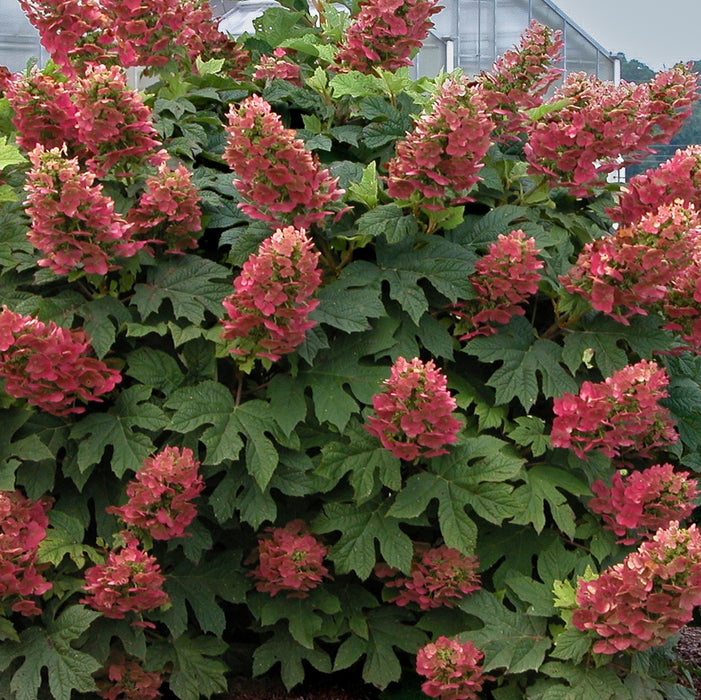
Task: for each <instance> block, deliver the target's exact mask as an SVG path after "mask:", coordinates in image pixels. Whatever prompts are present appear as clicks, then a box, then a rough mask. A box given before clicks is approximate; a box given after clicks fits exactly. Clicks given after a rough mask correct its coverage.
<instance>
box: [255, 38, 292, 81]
mask: <svg viewBox="0 0 701 700" xmlns="http://www.w3.org/2000/svg"><path fill="white" fill-rule="evenodd" d="M287 52H288V50H287V49H283V48H280V47H278V48H277V49H275V50H274V51H273V55H272V56H261V58H260V63H259V64H258V65H257V66H256V69H255V71H254V73H253V80H265V81H267V80H274V79H277V80H287V81H288V82H290V83H294V84H295V85H298V86H299V87H301V86H302V80H301V78H300V74H299V66H298V65H297V64H296V63H292V62H291V61H287V60H285V56H286V55H287Z"/></svg>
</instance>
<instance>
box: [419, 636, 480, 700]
mask: <svg viewBox="0 0 701 700" xmlns="http://www.w3.org/2000/svg"><path fill="white" fill-rule="evenodd" d="M483 658H484V654H483V653H482V652H481V651H480V650H479V649H477V648H476V647H475V645H474V644H473V643H472V642H461V641H460V640H458V639H450V638H448V637H438V639H436V641H435V642H431V643H429V644H426V646H424V647H422V648H421V649H419V651H418V653H417V654H416V672H417V673H418V674H419V675H420V676H425V677H426V679H427V680H425V681H424V682H423V683H422V684H421V690H422V691H423V692H424V693H425V694H426V695H428V696H429V697H430V698H440V700H479V698H480V691H481V690H482V686H483V685H484V682H485V681H486V680H491V678H490V677H489V676H485V675H484V673H483V672H482V667H481V662H482V659H483Z"/></svg>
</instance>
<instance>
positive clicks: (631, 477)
mask: <svg viewBox="0 0 701 700" xmlns="http://www.w3.org/2000/svg"><path fill="white" fill-rule="evenodd" d="M688 477H689V472H675V471H674V467H673V466H672V465H671V464H655V465H653V466H652V467H648V468H647V469H643V470H642V471H633V472H631V473H630V474H628V475H627V476H625V477H624V476H622V475H621V472H619V471H617V472H616V473H615V474H614V475H613V478H612V480H611V486H610V487H609V486H607V485H606V484H605V483H604V482H603V481H601V480H600V479H599V480H597V481H595V482H594V483H593V484H592V485H591V490H592V491H593V492H594V494H595V497H594V498H592V499H591V500H590V501H589V503H588V505H589V508H590V509H591V510H592V511H593V512H594V513H596V514H597V515H600V516H601V517H602V518H603V520H604V522H605V523H606V525H605V527H607V528H608V529H609V530H613V532H615V533H616V535H618V537H621V538H623V540H622V542H623V543H624V544H633V543H634V542H636V541H637V540H638V539H640V538H642V537H650V536H651V535H653V534H654V533H655V531H657V530H659V529H660V528H666V527H669V524H670V523H671V522H672V521H673V520H677V521H681V520H684V519H685V518H687V517H689V516H690V515H691V513H692V512H693V511H694V508H696V504H695V500H696V498H697V497H698V495H699V490H698V485H697V482H696V480H695V479H689V478H688Z"/></svg>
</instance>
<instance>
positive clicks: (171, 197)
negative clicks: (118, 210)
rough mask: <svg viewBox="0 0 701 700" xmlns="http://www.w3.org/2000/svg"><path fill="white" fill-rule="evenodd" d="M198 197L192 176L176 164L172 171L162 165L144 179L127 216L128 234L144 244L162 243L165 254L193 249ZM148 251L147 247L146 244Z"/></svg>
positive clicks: (198, 223) (197, 230)
mask: <svg viewBox="0 0 701 700" xmlns="http://www.w3.org/2000/svg"><path fill="white" fill-rule="evenodd" d="M199 201H200V197H199V194H198V191H197V188H196V187H195V186H194V185H193V183H192V173H190V171H189V170H188V169H187V168H186V167H185V166H184V165H183V164H182V163H180V164H179V165H178V166H177V167H176V168H175V169H174V170H173V169H171V168H169V167H168V165H167V164H166V163H163V164H161V165H160V166H159V168H158V172H157V173H156V174H155V175H151V176H149V177H148V178H147V179H146V182H145V184H144V192H143V194H142V195H141V198H140V199H139V204H138V206H137V207H135V208H133V209H130V210H129V212H128V213H127V216H126V218H127V222H128V223H129V225H130V227H131V233H132V235H133V236H134V237H136V238H139V239H144V238H146V239H148V243H149V244H151V243H163V244H165V245H166V246H167V248H168V251H167V252H169V253H173V252H182V251H185V250H189V249H192V248H197V240H198V237H199V236H198V234H200V233H201V232H202V212H201V211H200V207H199ZM145 248H146V250H147V251H150V252H152V251H151V246H150V245H146V247H145Z"/></svg>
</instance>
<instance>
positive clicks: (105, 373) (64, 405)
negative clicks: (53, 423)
mask: <svg viewBox="0 0 701 700" xmlns="http://www.w3.org/2000/svg"><path fill="white" fill-rule="evenodd" d="M91 351H92V348H91V346H90V339H89V338H88V336H87V335H86V334H85V333H83V331H80V330H68V329H67V328H61V327H60V326H57V325H56V324H55V323H54V322H53V321H49V323H48V324H44V323H42V322H41V321H39V320H37V319H36V318H33V317H31V316H21V315H20V314H17V313H14V312H13V311H10V310H9V309H8V308H7V307H6V306H3V307H2V310H0V377H3V378H4V379H5V386H4V390H5V393H7V394H9V395H10V396H13V397H14V398H17V399H27V401H28V402H29V403H30V404H33V405H35V406H38V407H39V408H40V409H41V410H42V411H46V412H47V413H51V414H52V415H55V416H66V415H68V414H71V413H82V412H83V411H85V408H84V407H83V406H82V405H81V404H82V403H83V402H88V401H101V400H102V399H101V398H99V397H100V396H101V395H102V394H106V393H108V392H110V391H112V389H114V387H115V386H116V385H117V384H118V383H119V382H120V381H121V380H122V377H121V375H120V373H119V372H118V371H117V370H114V369H109V368H108V367H107V365H105V363H104V362H103V361H102V360H98V359H97V358H95V357H92V356H91Z"/></svg>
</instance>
